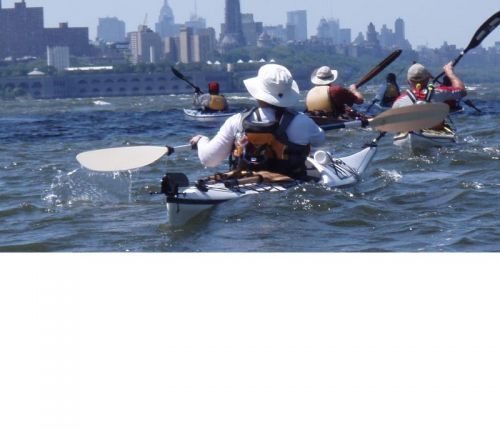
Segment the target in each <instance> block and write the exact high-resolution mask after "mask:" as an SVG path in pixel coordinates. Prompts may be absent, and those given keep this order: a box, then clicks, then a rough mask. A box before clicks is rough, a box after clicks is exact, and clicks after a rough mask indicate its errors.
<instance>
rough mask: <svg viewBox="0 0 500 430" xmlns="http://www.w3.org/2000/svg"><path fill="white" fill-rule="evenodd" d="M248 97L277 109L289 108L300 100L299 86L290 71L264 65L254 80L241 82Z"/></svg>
mask: <svg viewBox="0 0 500 430" xmlns="http://www.w3.org/2000/svg"><path fill="white" fill-rule="evenodd" d="M243 83H244V84H245V87H246V89H247V90H248V92H249V93H250V95H251V96H252V97H253V98H255V99H257V100H261V101H263V102H266V103H269V104H270V105H273V106H278V107H290V106H293V105H294V104H296V103H297V102H298V101H299V100H300V92H299V86H298V85H297V82H295V81H294V80H293V77H292V74H291V73H290V71H289V70H288V69H287V68H286V67H284V66H280V65H279V64H266V65H265V66H262V67H261V68H260V69H259V73H258V74H257V76H256V77H255V78H250V79H245V80H244V81H243Z"/></svg>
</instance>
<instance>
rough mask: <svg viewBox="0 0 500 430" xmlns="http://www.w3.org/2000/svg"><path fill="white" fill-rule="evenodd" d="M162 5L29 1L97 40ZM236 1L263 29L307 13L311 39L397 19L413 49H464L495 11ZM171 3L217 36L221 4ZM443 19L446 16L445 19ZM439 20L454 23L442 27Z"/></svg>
mask: <svg viewBox="0 0 500 430" xmlns="http://www.w3.org/2000/svg"><path fill="white" fill-rule="evenodd" d="M15 2H16V1H15V0H2V3H1V4H2V7H3V8H11V7H14V3H15ZM163 2H164V0H143V1H142V2H141V3H140V5H138V4H136V3H133V2H125V3H121V4H119V5H118V6H117V4H116V2H113V1H111V0H99V1H98V0H87V1H86V2H85V4H82V5H81V6H80V5H78V4H69V3H68V2H66V1H63V0H27V5H28V6H29V7H37V6H39V7H43V8H44V15H45V24H46V26H48V27H57V26H58V24H59V23H60V22H68V23H69V25H70V26H86V27H88V28H89V33H90V38H91V39H95V37H96V32H97V25H98V20H99V18H104V17H113V16H116V17H117V18H119V19H121V20H123V21H125V23H126V28H127V32H130V31H135V30H137V27H138V26H139V25H142V24H144V23H146V24H147V25H148V26H149V27H150V28H153V29H154V27H155V23H156V22H157V21H158V17H159V13H160V9H161V7H162V5H163ZM240 3H241V11H242V13H253V14H254V17H255V20H256V21H263V22H264V23H265V25H279V24H282V25H286V19H287V16H286V14H287V12H288V11H292V10H300V9H306V10H307V24H308V33H309V34H308V36H309V37H310V36H311V35H314V34H316V31H317V26H318V24H319V22H320V20H321V18H327V19H328V18H335V19H338V20H339V21H340V23H341V25H342V26H343V27H347V28H351V29H352V36H353V38H355V37H356V35H357V34H358V33H359V32H362V33H363V34H365V33H366V29H367V26H368V24H369V23H370V22H372V23H373V24H374V25H375V28H376V29H377V31H379V30H380V28H381V27H382V25H383V24H386V25H388V26H389V27H390V28H391V27H392V26H393V24H394V21H395V20H396V19H397V18H402V19H403V20H404V21H405V24H406V37H407V39H408V40H409V41H410V43H411V44H412V45H413V46H414V47H418V46H421V45H427V46H429V47H431V48H437V47H439V46H441V45H442V44H443V42H445V41H446V42H447V43H449V44H452V45H457V46H458V47H465V46H466V45H467V44H468V43H469V41H470V38H471V36H472V34H473V33H474V32H475V30H477V28H478V26H479V25H480V24H481V23H482V22H483V21H484V20H485V19H487V18H488V17H489V16H491V15H492V14H493V13H495V12H496V11H497V10H498V3H497V1H493V0H483V1H482V2H481V4H480V5H474V7H471V6H470V2H468V1H467V2H466V1H465V0H457V1H453V2H452V1H442V2H441V3H439V4H440V5H444V6H446V5H447V4H448V3H449V6H450V7H449V10H448V11H446V13H444V12H443V10H442V9H440V10H439V11H438V13H436V14H428V13H426V12H427V10H429V8H430V7H432V6H434V5H435V4H436V3H435V2H431V1H429V0H422V1H421V2H420V5H421V9H422V14H421V15H420V14H417V13H416V12H415V7H414V6H413V5H403V4H401V3H400V2H398V1H397V0H386V1H384V2H383V8H381V7H380V6H377V5H376V4H374V2H373V1H361V2H358V4H357V6H356V12H355V13H354V12H353V11H352V8H351V7H350V5H349V4H345V3H342V4H335V2H333V1H331V2H327V7H325V2H324V1H321V0H309V1H308V2H307V8H305V7H304V2H303V1H302V0H275V1H274V2H273V3H272V4H271V3H269V2H265V1H264V0H240ZM328 3H330V6H328ZM169 4H170V6H171V8H172V10H173V12H174V16H175V20H176V22H178V23H183V22H185V21H188V20H189V19H190V16H191V14H192V13H193V12H194V11H195V8H196V11H197V13H198V16H201V17H203V18H205V19H206V21H207V25H208V26H210V27H213V28H214V29H215V30H216V32H217V33H219V32H220V25H221V23H223V22H224V0H212V1H211V2H201V1H199V0H198V1H196V0H188V1H185V0H184V1H183V0H169ZM264 6H265V7H264ZM360 11H363V13H360ZM465 11H467V12H466V13H465ZM444 16H446V18H443V17H444ZM443 19H445V20H446V22H451V23H452V25H449V26H443V24H442V21H443ZM422 22H425V24H422ZM429 28H432V31H429ZM492 36H493V37H491V38H490V39H488V40H486V41H485V43H484V44H483V46H484V47H488V46H493V45H494V43H495V42H496V41H499V40H500V36H498V35H497V36H495V34H493V35H492Z"/></svg>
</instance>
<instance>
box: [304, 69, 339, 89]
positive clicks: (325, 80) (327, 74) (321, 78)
mask: <svg viewBox="0 0 500 430" xmlns="http://www.w3.org/2000/svg"><path fill="white" fill-rule="evenodd" d="M338 75H339V72H337V71H336V70H335V69H331V68H330V67H328V66H322V67H319V68H317V69H315V70H314V71H313V72H312V74H311V82H312V83H313V84H314V85H328V84H331V83H332V82H334V81H335V80H336V79H337V77H338Z"/></svg>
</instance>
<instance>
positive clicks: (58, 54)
mask: <svg viewBox="0 0 500 430" xmlns="http://www.w3.org/2000/svg"><path fill="white" fill-rule="evenodd" d="M47 65H48V66H52V67H55V68H56V69H57V70H64V69H66V68H68V67H69V48H68V47H67V46H52V47H50V46H47Z"/></svg>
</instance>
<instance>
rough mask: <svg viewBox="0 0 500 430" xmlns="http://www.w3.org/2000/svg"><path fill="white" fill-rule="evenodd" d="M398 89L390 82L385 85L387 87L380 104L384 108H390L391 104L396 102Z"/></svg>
mask: <svg viewBox="0 0 500 430" xmlns="http://www.w3.org/2000/svg"><path fill="white" fill-rule="evenodd" d="M399 93H400V91H399V87H398V86H397V84H394V83H392V82H388V83H387V87H386V89H385V93H384V97H383V99H382V104H383V105H384V106H389V105H390V106H392V104H393V103H394V102H395V101H396V99H397V98H398V97H399Z"/></svg>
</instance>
